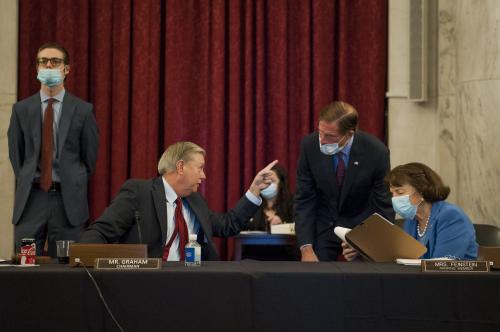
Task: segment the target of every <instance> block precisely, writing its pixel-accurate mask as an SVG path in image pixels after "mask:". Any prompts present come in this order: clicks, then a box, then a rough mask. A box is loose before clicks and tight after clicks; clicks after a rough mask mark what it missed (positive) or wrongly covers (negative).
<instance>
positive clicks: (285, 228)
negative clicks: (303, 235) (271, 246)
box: [271, 223, 295, 235]
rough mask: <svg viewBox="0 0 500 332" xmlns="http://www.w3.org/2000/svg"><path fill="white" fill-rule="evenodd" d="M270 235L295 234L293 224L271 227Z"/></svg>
mask: <svg viewBox="0 0 500 332" xmlns="http://www.w3.org/2000/svg"><path fill="white" fill-rule="evenodd" d="M271 234H289V235H294V234H295V223H289V224H278V225H271Z"/></svg>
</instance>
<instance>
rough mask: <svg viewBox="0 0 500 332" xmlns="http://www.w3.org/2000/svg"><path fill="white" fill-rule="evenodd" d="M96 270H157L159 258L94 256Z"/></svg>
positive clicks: (159, 262) (159, 266)
mask: <svg viewBox="0 0 500 332" xmlns="http://www.w3.org/2000/svg"><path fill="white" fill-rule="evenodd" d="M94 267H95V269H97V270H159V269H160V268H161V258H96V260H95V264H94Z"/></svg>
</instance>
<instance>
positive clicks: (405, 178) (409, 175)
mask: <svg viewBox="0 0 500 332" xmlns="http://www.w3.org/2000/svg"><path fill="white" fill-rule="evenodd" d="M385 182H386V183H387V184H388V185H389V186H392V187H401V186H403V185H405V184H409V185H411V186H412V187H413V188H415V189H416V190H417V191H418V192H419V193H420V194H421V195H422V197H423V198H424V199H425V200H426V201H428V202H431V203H432V202H436V201H444V200H445V199H446V198H447V197H448V195H449V194H450V187H448V186H445V185H444V184H443V180H441V177H440V176H439V175H438V174H437V173H436V172H434V171H433V170H432V169H431V168H430V167H429V166H427V165H424V164H421V163H409V164H405V165H400V166H397V167H395V168H393V169H392V171H390V173H389V174H388V175H387V176H386V178H385Z"/></svg>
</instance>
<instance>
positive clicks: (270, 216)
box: [248, 165, 293, 232]
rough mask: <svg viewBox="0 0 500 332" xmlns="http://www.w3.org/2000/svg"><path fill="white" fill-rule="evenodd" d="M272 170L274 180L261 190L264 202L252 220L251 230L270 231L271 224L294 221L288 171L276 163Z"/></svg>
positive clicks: (249, 227)
mask: <svg viewBox="0 0 500 332" xmlns="http://www.w3.org/2000/svg"><path fill="white" fill-rule="evenodd" d="M271 171H272V173H273V175H272V177H271V179H272V181H273V182H272V183H271V185H270V186H269V187H267V188H266V189H264V190H262V191H261V192H260V195H261V196H262V201H263V202H262V205H261V206H260V209H259V210H258V211H257V213H256V214H255V215H254V217H253V218H252V219H251V220H250V223H249V224H248V229H249V230H252V231H267V232H270V230H271V226H270V225H277V224H283V223H288V222H292V221H293V220H292V218H293V196H292V195H291V194H290V190H289V189H288V178H287V172H286V171H285V169H284V168H283V167H282V166H279V165H275V166H274V167H273V168H271Z"/></svg>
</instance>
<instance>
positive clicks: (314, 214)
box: [295, 101, 394, 262]
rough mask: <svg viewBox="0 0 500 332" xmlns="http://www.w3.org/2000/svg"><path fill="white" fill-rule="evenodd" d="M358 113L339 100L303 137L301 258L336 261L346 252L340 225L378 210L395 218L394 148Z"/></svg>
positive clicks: (298, 221) (298, 216) (298, 200)
mask: <svg viewBox="0 0 500 332" xmlns="http://www.w3.org/2000/svg"><path fill="white" fill-rule="evenodd" d="M357 127H358V113H357V111H356V109H355V108H354V107H353V106H352V105H349V104H348V103H345V102H340V101H335V102H333V103H331V104H329V105H328V106H326V107H325V108H324V109H323V110H322V111H321V112H320V115H319V124H318V131H315V132H313V133H312V134H310V135H308V136H306V137H305V138H304V139H303V140H302V143H301V147H300V156H299V162H298V167H297V193H296V196H295V208H296V211H295V227H296V228H295V229H296V233H297V243H298V245H299V246H300V251H301V256H302V261H304V262H317V261H318V260H321V261H333V260H336V259H337V257H338V256H339V255H340V254H341V253H342V247H341V242H340V239H338V238H337V237H336V236H335V235H334V233H333V228H334V227H335V226H344V227H349V228H352V227H354V226H356V225H357V224H359V223H360V222H361V221H363V220H364V219H366V218H367V217H368V216H370V215H371V214H373V213H375V212H377V213H380V214H382V215H383V216H385V217H386V218H388V219H390V220H393V219H394V211H393V210H392V206H391V196H390V194H389V191H388V189H387V187H386V186H385V184H384V177H385V176H386V174H387V173H388V172H389V171H390V162H389V150H388V149H387V147H386V146H385V145H384V144H383V143H382V142H381V141H380V140H378V139H377V138H375V137H374V136H371V135H369V134H367V133H364V132H362V131H360V130H358V129H357Z"/></svg>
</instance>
